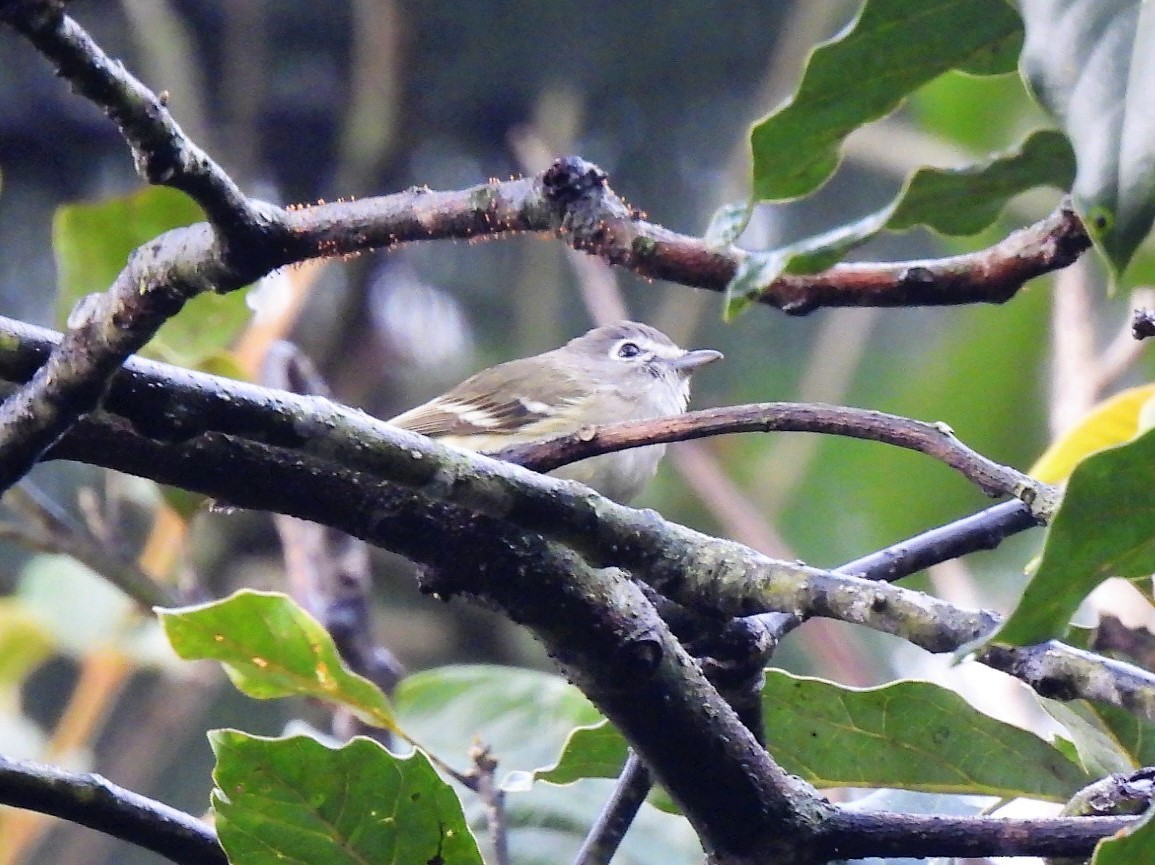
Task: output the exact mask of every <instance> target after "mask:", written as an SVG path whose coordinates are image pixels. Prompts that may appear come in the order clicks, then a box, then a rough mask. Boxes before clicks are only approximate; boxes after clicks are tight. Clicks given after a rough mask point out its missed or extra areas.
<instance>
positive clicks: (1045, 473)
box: [1029, 384, 1155, 484]
mask: <svg viewBox="0 0 1155 865" xmlns="http://www.w3.org/2000/svg"><path fill="white" fill-rule="evenodd" d="M1153 397H1155V384H1145V385H1142V386H1140V387H1133V388H1130V389H1128V390H1125V391H1122V392H1120V393H1117V394H1115V395H1114V396H1113V397H1111V398H1110V399H1107V400H1104V401H1103V402H1101V403H1099V404H1098V405H1097V406H1095V408H1093V409H1092V410H1091V411H1090V413H1088V414H1087V416H1086V417H1084V418H1083V419H1082V420H1081V421H1080V422H1079V423H1078V425H1076V426H1075V427H1074V428H1073V429H1071V430H1070V431H1068V432H1067V433H1065V434H1064V435H1062V436H1061V437H1060V438H1058V439H1056V440H1055V441H1054V442H1052V444H1051V446H1050V447H1048V448H1047V450H1046V451H1045V452H1044V453H1043V455H1042V456H1041V457H1039V459H1038V461H1037V462H1036V463H1035V464H1034V465H1033V466H1032V467H1031V470H1030V472H1029V474H1030V475H1031V477H1033V478H1037V479H1039V480H1041V481H1045V482H1047V483H1050V484H1054V483H1059V482H1060V481H1065V480H1066V479H1067V478H1068V477H1070V476H1071V472H1072V471H1073V470H1074V468H1075V466H1076V465H1078V464H1079V462H1081V461H1082V460H1083V459H1084V458H1085V457H1088V456H1090V455H1091V454H1093V453H1097V452H1099V451H1102V450H1106V449H1107V448H1112V447H1116V446H1118V445H1121V444H1125V443H1126V442H1129V441H1131V439H1133V438H1135V436H1137V435H1139V434H1140V433H1142V432H1143V431H1144V430H1145V429H1146V428H1147V427H1148V426H1150V419H1149V417H1146V416H1148V415H1150V409H1146V406H1147V405H1148V403H1150V402H1152V398H1153Z"/></svg>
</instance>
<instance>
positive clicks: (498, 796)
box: [469, 743, 510, 865]
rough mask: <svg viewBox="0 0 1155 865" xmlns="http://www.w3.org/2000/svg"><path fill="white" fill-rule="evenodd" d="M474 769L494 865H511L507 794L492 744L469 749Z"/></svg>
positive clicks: (473, 774) (472, 776)
mask: <svg viewBox="0 0 1155 865" xmlns="http://www.w3.org/2000/svg"><path fill="white" fill-rule="evenodd" d="M469 759H470V761H472V763H473V770H472V771H471V772H469V777H471V778H473V780H474V781H475V782H476V786H475V787H474V791H475V792H476V793H477V795H478V798H480V799H481V803H482V805H483V806H484V808H485V824H486V828H488V829H489V841H490V844H492V845H493V862H494V865H510V858H509V829H508V827H507V825H506V820H505V791H504V790H502V789H501V785H500V784H498V783H497V760H496V759H495V758H494V756H493V754H492V752H491V751H490V750H489V746H488V745H482V744H480V743H478V744H475V745H474V746H473V747H472V748H470V749H469Z"/></svg>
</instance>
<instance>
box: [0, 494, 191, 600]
mask: <svg viewBox="0 0 1155 865" xmlns="http://www.w3.org/2000/svg"><path fill="white" fill-rule="evenodd" d="M4 500H5V504H7V505H8V506H9V507H11V508H12V509H13V510H15V511H16V512H18V513H20V514H22V515H23V516H24V517H25V518H26V520H27V521H28V524H27V525H24V524H19V523H6V524H0V535H2V536H3V537H5V538H8V539H10V540H13V541H17V542H19V543H22V544H24V545H26V546H28V547H31V548H33V549H37V550H41V551H43V552H49V553H63V554H64V555H68V556H71V557H72V558H74V559H76V560H77V561H78V562H80V563H81V564H83V565H86V566H87V567H88V568H90V569H91V570H93V571H94V572H96V573H97V574H99V575H100V576H102V577H104V578H105V579H106V580H108V581H109V582H110V583H112V585H114V586H116V587H117V588H118V589H120V590H121V591H122V592H124V593H125V594H126V595H128V596H129V597H130V598H132V599H133V600H134V601H136V602H137V604H139V605H140V606H141V607H142V608H144V609H146V610H151V609H152V608H153V607H154V606H173V605H175V604H176V603H177V602H178V601H177V597H176V595H175V593H173V591H172V590H171V589H169V588H168V587H167V586H165V585H163V584H161V583H158V582H157V581H156V580H154V579H152V577H150V576H149V575H148V574H147V573H145V572H144V571H143V570H141V568H140V566H139V565H138V564H137V563H136V562H135V561H134V560H133V559H132V558H131V557H129V556H127V555H125V554H123V553H122V552H120V551H119V550H116V549H112V548H110V547H109V546H108V545H107V544H105V543H104V542H102V541H101V540H100V539H99V538H97V537H96V536H95V535H94V534H93V533H92V532H91V531H90V530H89V529H88V528H86V527H85V526H83V525H81V524H80V523H78V522H77V521H76V520H73V519H72V518H71V517H69V516H68V514H67V513H65V512H64V511H63V510H62V509H61V508H60V507H59V506H57V504H56V503H55V502H53V501H52V500H51V499H49V498H48V497H47V496H46V495H44V493H42V492H41V491H40V490H39V489H38V488H37V487H35V486H33V485H32V484H29V483H28V482H27V481H25V482H24V483H22V484H19V485H18V486H15V487H12V488H11V489H9V490H8V492H7V494H6V495H5V497H4Z"/></svg>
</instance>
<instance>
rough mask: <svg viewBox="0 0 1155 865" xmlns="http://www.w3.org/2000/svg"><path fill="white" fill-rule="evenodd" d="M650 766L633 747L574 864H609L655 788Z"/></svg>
mask: <svg viewBox="0 0 1155 865" xmlns="http://www.w3.org/2000/svg"><path fill="white" fill-rule="evenodd" d="M653 786H654V780H653V777H652V776H651V775H650V770H649V769H647V768H646V765H645V764H644V763H643V762H642V761H641V759H640V758H639V757H638V755H637V754H635V753H634V752H633V751H632V750H631V751H630V753H629V756H627V757H626V763H625V766H623V767H622V773H621V774H620V775H619V776H618V780H617V783H616V784H615V785H614V792H613V795H612V796H611V797H610V799H609V800H608V801H607V802H606V804H605V806H604V807H603V808H602V810H601V813H599V814H598V819H597V821H596V822H595V823H594V825H593V826H591V827H590V831H589V832H588V833H586V837H585V840H584V841H582V846H581V848H580V849H579V850H578V852H577V856H575V857H574V860H573V865H608V863H609V861H610V860H611V859H613V858H614V854H615V853H616V852H617V851H618V847H620V846H621V843H622V839H623V838H625V837H626V832H627V831H628V830H629V828H630V825H631V824H632V823H633V822H634V818H635V817H637V815H638V811H639V810H640V809H641V807H642V803H643V802H645V801H646V796H648V795H649V794H650V790H651V789H653Z"/></svg>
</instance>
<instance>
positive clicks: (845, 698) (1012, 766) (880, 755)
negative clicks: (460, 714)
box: [537, 670, 1092, 801]
mask: <svg viewBox="0 0 1155 865" xmlns="http://www.w3.org/2000/svg"><path fill="white" fill-rule="evenodd" d="M762 703H763V711H764V713H765V717H766V731H767V740H768V747H769V749H770V753H771V754H773V755H774V759H776V760H777V761H778V762H779V763H780V764H781V765H782V767H783V768H784V769H785V770H786V771H787V772H790V773H792V774H795V775H798V776H800V777H802V778H805V779H806V780H807V781H809V782H810V783H812V784H814V785H816V786H818V787H901V788H903V789H906V790H921V791H925V792H932V793H969V794H977V795H989V796H1002V797H1012V796H1029V797H1032V798H1036V799H1050V800H1053V801H1065V800H1066V799H1067V798H1068V797H1069V796H1070V795H1071V793H1073V792H1074V791H1075V790H1077V789H1079V788H1080V787H1082V786H1083V785H1084V784H1086V783H1088V781H1090V780H1091V778H1092V776H1090V775H1088V774H1087V773H1086V772H1084V771H1083V770H1082V769H1081V768H1080V767H1079V766H1077V765H1076V764H1075V763H1073V762H1072V761H1071V760H1069V759H1068V758H1067V757H1066V756H1064V755H1063V753H1062V752H1061V751H1060V750H1058V749H1057V748H1055V747H1054V746H1052V745H1050V744H1049V743H1047V742H1045V741H1043V740H1042V739H1040V738H1039V737H1038V736H1036V735H1035V734H1034V733H1030V732H1028V731H1026V730H1021V729H1019V728H1018V727H1012V726H1011V725H1009V724H1004V723H1003V722H1002V721H996V720H995V719H994V718H991V717H989V716H987V715H984V714H982V713H981V712H979V711H978V710H976V709H974V708H973V707H972V706H971V705H970V704H969V703H967V702H966V701H965V700H963V699H962V697H960V696H959V695H958V694H956V693H954V692H953V691H948V690H946V689H945V688H940V687H939V686H937V685H933V684H931V683H929V682H913V681H904V682H894V683H892V684H889V685H884V686H883V687H880V688H867V689H856V688H846V687H843V686H841V685H836V684H834V683H832V682H826V681H823V680H821V679H808V678H800V677H797V676H793V675H791V674H789V673H786V672H784V671H782V670H768V671H767V676H766V685H765V687H764V688H763V690H762ZM625 755H626V746H625V742H624V741H623V740H622V738H621V736H620V735H619V734H618V733H617V731H616V730H614V729H613V727H611V726H610V725H609V724H603V725H599V726H596V727H588V728H583V729H579V730H575V731H574V733H573V735H572V736H571V737H570V740H569V741H568V742H567V743H566V746H565V750H564V751H563V752H562V755H561V758H560V759H559V760H558V763H557V765H556V766H554V767H552V768H550V769H547V770H543V771H540V772H538V773H537V777H538V778H540V779H541V780H543V781H549V782H551V783H555V784H565V783H569V782H571V781H574V780H577V779H579V778H590V777H603V778H612V777H616V776H617V775H618V774H619V773H620V772H621V767H622V764H623V762H624V761H625Z"/></svg>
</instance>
